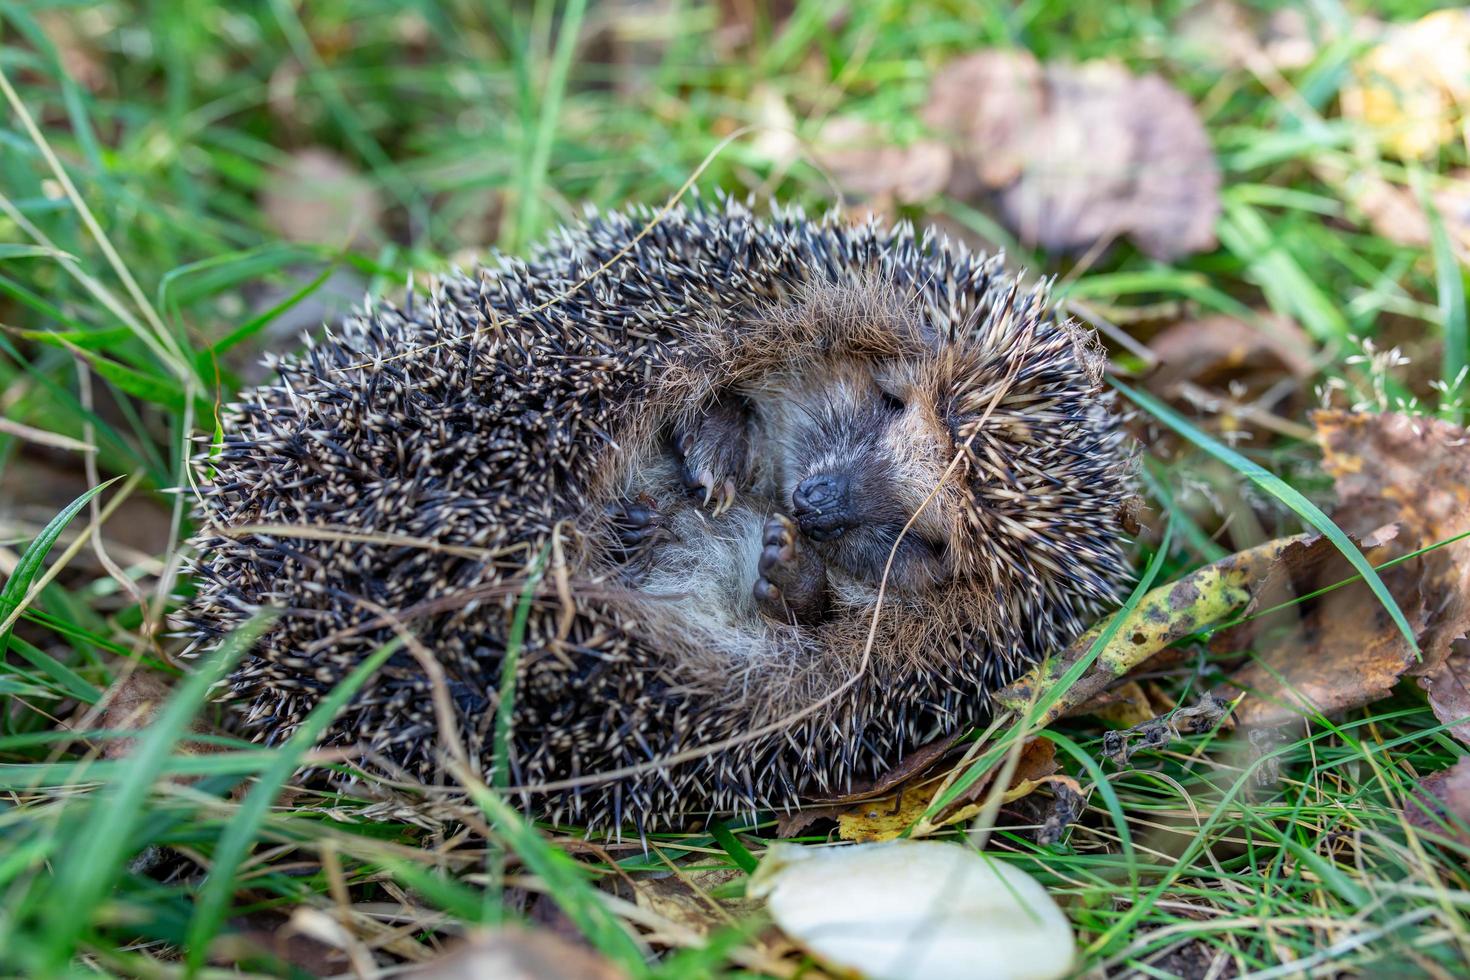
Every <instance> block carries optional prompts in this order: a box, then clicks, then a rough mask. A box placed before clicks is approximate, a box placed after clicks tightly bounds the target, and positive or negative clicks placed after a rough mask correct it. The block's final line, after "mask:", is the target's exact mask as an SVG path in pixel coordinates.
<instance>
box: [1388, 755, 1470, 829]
mask: <svg viewBox="0 0 1470 980" xmlns="http://www.w3.org/2000/svg"><path fill="white" fill-rule="evenodd" d="M1404 816H1405V817H1406V818H1407V819H1408V821H1409V823H1410V824H1412V825H1413V826H1414V827H1415V828H1416V829H1418V830H1423V831H1428V832H1429V833H1432V834H1438V835H1439V836H1441V837H1448V838H1450V839H1451V840H1453V841H1455V842H1456V843H1458V844H1460V845H1461V846H1464V847H1470V756H1466V757H1462V758H1460V759H1459V760H1458V761H1457V762H1456V763H1455V764H1454V765H1453V766H1450V767H1449V768H1448V769H1441V770H1440V771H1439V772H1436V773H1431V774H1430V775H1428V776H1425V777H1424V778H1423V779H1421V780H1419V785H1418V786H1417V787H1415V789H1414V791H1413V792H1412V793H1410V794H1409V796H1408V798H1407V799H1406V800H1405V801H1404Z"/></svg>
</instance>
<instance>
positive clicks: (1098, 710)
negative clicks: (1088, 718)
mask: <svg viewBox="0 0 1470 980" xmlns="http://www.w3.org/2000/svg"><path fill="white" fill-rule="evenodd" d="M1077 713H1078V714H1080V715H1093V716H1094V717H1096V718H1099V719H1101V720H1102V721H1105V722H1108V723H1109V724H1111V725H1117V726H1118V727H1119V728H1133V727H1134V726H1136V725H1141V724H1143V723H1144V722H1146V721H1148V720H1149V719H1151V718H1153V717H1155V716H1156V715H1157V714H1158V712H1157V711H1155V710H1154V706H1153V704H1151V703H1150V701H1149V697H1148V693H1147V692H1146V691H1144V689H1143V685H1142V684H1140V683H1138V682H1137V681H1128V682H1126V683H1124V684H1120V685H1119V686H1117V687H1115V688H1113V689H1112V690H1110V691H1104V692H1103V693H1102V694H1099V695H1098V696H1097V697H1095V698H1093V699H1092V700H1091V701H1089V702H1087V703H1086V704H1084V705H1081V706H1080V707H1079V708H1078V709H1077Z"/></svg>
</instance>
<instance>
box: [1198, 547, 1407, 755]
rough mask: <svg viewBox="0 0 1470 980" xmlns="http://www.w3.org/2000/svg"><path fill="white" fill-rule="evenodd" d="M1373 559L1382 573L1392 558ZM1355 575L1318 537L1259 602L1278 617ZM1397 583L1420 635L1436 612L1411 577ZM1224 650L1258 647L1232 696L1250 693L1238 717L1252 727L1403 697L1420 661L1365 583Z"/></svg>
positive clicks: (1237, 638) (1240, 636)
mask: <svg viewBox="0 0 1470 980" xmlns="http://www.w3.org/2000/svg"><path fill="white" fill-rule="evenodd" d="M1380 540H1381V538H1373V539H1372V543H1374V544H1377V543H1378V542H1379V541H1380ZM1365 553H1366V555H1367V558H1368V560H1369V561H1370V562H1371V563H1373V564H1374V565H1378V564H1382V563H1383V562H1385V561H1387V560H1388V558H1389V557H1390V554H1391V553H1390V551H1389V550H1388V549H1387V548H1386V547H1385V546H1383V545H1381V544H1378V546H1377V547H1371V548H1365ZM1354 574H1355V573H1354V571H1353V568H1352V566H1351V565H1349V564H1348V562H1347V561H1346V559H1344V558H1343V556H1342V554H1341V552H1339V551H1338V549H1337V547H1336V546H1335V545H1333V544H1332V543H1331V542H1330V541H1328V540H1327V539H1326V538H1321V537H1315V538H1312V539H1311V540H1309V541H1306V542H1303V543H1302V544H1301V545H1299V546H1297V547H1296V548H1293V549H1291V550H1290V551H1289V552H1287V553H1286V554H1284V555H1283V562H1282V564H1281V566H1280V567H1279V569H1278V570H1277V573H1276V574H1275V575H1273V577H1272V578H1271V580H1270V581H1269V582H1268V583H1267V584H1266V585H1265V587H1263V588H1262V589H1261V590H1260V592H1259V593H1258V596H1257V603H1256V604H1257V606H1258V607H1265V608H1268V609H1269V608H1271V607H1274V606H1278V605H1282V604H1284V603H1290V602H1292V600H1294V599H1296V598H1297V597H1305V596H1308V595H1311V594H1312V593H1314V592H1317V591H1319V590H1321V589H1324V588H1328V587H1330V586H1333V585H1336V584H1337V583H1339V582H1342V581H1344V580H1347V579H1350V578H1352V577H1353V575H1354ZM1387 579H1388V583H1389V585H1390V589H1391V590H1394V591H1395V592H1396V594H1395V598H1396V599H1397V600H1398V603H1399V607H1400V608H1401V609H1402V610H1403V612H1404V615H1405V616H1406V617H1407V618H1408V620H1409V624H1410V625H1411V626H1412V627H1413V628H1414V629H1415V631H1416V633H1417V632H1418V631H1419V630H1422V629H1423V627H1424V625H1425V623H1426V621H1427V611H1426V609H1425V605H1424V602H1423V600H1422V598H1420V596H1419V593H1418V589H1417V583H1416V582H1415V581H1414V580H1413V579H1412V577H1411V576H1408V575H1403V574H1400V575H1390V576H1387ZM1395 587H1397V588H1395ZM1219 645H1222V646H1224V645H1228V646H1230V647H1233V648H1235V649H1239V648H1242V647H1245V646H1252V647H1254V649H1255V654H1256V656H1255V657H1254V658H1253V659H1252V660H1251V661H1250V662H1249V663H1247V664H1245V665H1244V666H1243V667H1241V668H1240V669H1239V670H1237V671H1236V672H1235V673H1234V674H1233V675H1232V676H1231V678H1230V681H1229V684H1228V688H1227V690H1226V691H1225V692H1222V693H1224V695H1225V696H1227V697H1234V696H1235V694H1236V692H1245V693H1246V694H1247V697H1246V698H1245V699H1243V700H1242V701H1241V703H1240V704H1239V705H1238V706H1237V707H1236V709H1235V719H1236V721H1237V722H1238V723H1240V724H1242V725H1245V726H1247V727H1258V726H1271V725H1278V724H1282V723H1284V722H1287V721H1290V720H1291V719H1293V718H1298V717H1301V714H1302V712H1303V711H1320V712H1322V713H1324V714H1330V713H1333V712H1339V711H1345V710H1347V709H1349V708H1355V707H1358V706H1361V705H1364V704H1369V703H1371V702H1373V701H1376V700H1378V699H1380V698H1382V697H1384V696H1385V695H1387V694H1388V693H1389V692H1390V691H1391V690H1393V687H1394V685H1395V684H1397V683H1398V681H1399V679H1400V678H1401V677H1402V676H1403V675H1404V674H1405V672H1406V671H1407V670H1408V669H1409V667H1410V665H1412V664H1413V662H1414V650H1413V648H1412V647H1411V646H1410V645H1409V642H1408V640H1406V639H1405V638H1404V636H1403V634H1402V633H1400V632H1399V630H1398V628H1397V626H1395V625H1394V622H1393V619H1392V618H1391V617H1390V616H1389V614H1388V611H1387V610H1386V609H1384V607H1383V604H1382V603H1380V602H1379V601H1378V600H1377V599H1376V598H1375V597H1374V595H1373V593H1372V592H1371V591H1370V590H1369V589H1368V587H1367V585H1366V584H1364V583H1362V582H1354V583H1353V584H1351V585H1346V586H1343V587H1341V588H1337V589H1333V590H1332V591H1330V592H1328V593H1326V594H1325V595H1322V596H1320V597H1318V598H1316V599H1312V600H1309V601H1306V602H1302V603H1294V604H1292V605H1288V606H1286V608H1284V609H1282V610H1279V611H1277V612H1275V613H1272V614H1271V615H1269V616H1262V617H1260V618H1258V619H1255V620H1253V621H1250V622H1248V623H1246V624H1244V626H1243V627H1242V628H1240V629H1237V630H1234V631H1231V633H1230V634H1229V636H1228V637H1222V638H1220V644H1219Z"/></svg>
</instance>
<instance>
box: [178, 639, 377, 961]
mask: <svg viewBox="0 0 1470 980" xmlns="http://www.w3.org/2000/svg"><path fill="white" fill-rule="evenodd" d="M400 645H401V643H400V641H398V640H393V641H391V642H389V643H386V644H384V645H383V646H381V647H379V648H378V649H377V650H375V651H373V653H372V654H370V655H369V656H367V657H365V658H364V659H363V661H362V663H360V664H358V665H357V666H356V667H354V668H353V670H352V673H350V674H348V675H347V677H346V678H345V679H344V680H343V681H342V683H340V684H338V685H337V686H336V687H335V688H333V689H332V693H330V694H328V695H327V696H326V697H325V698H323V699H322V700H321V701H320V702H319V703H318V704H317V706H316V707H315V708H313V709H312V711H311V714H309V715H307V716H306V720H305V721H303V722H302V723H301V725H300V727H298V728H297V729H296V731H295V732H293V733H292V735H291V737H290V739H288V740H287V742H286V744H285V745H283V746H281V748H280V749H279V750H277V751H276V753H275V761H274V762H273V763H272V764H271V767H270V768H269V769H268V770H266V771H265V772H264V773H262V774H261V777H260V781H259V782H257V783H256V784H255V787H254V788H253V789H251V791H250V793H249V795H247V796H246V797H245V801H244V802H243V803H241V804H240V809H239V811H238V812H237V813H236V814H235V818H234V819H233V820H231V821H230V822H229V824H228V825H227V826H226V827H225V832H224V833H223V834H222V835H221V836H220V839H219V843H218V844H216V845H215V848H214V857H213V861H212V862H211V864H210V869H209V877H208V878H206V879H205V881H204V887H203V889H201V891H200V893H199V899H198V901H196V902H195V903H194V915H193V917H192V918H191V919H190V920H189V938H188V941H187V943H186V945H187V947H188V954H187V957H186V959H185V963H186V969H187V973H188V974H190V975H192V974H193V973H195V972H196V971H197V970H198V969H199V968H200V967H201V966H203V965H204V957H205V954H206V953H207V952H208V951H209V940H210V937H212V936H214V935H215V934H216V933H218V932H219V929H220V926H221V924H222V923H223V922H224V918H225V914H226V913H227V912H228V911H229V903H230V896H231V895H233V894H234V893H235V870H236V869H237V868H238V867H239V866H240V862H241V861H242V860H243V859H244V857H245V852H246V851H247V850H248V849H249V848H250V845H251V843H252V842H253V841H254V840H255V835H256V831H257V830H259V828H260V825H261V823H262V822H263V821H264V820H265V816H266V812H267V811H268V810H269V809H270V807H271V804H272V803H274V802H275V800H276V797H277V796H279V795H280V792H281V787H283V786H284V785H285V784H286V780H288V779H290V778H291V775H292V773H294V772H296V770H297V769H298V768H299V767H300V765H301V757H302V756H303V755H305V754H306V753H307V752H308V751H310V749H311V748H312V747H313V746H315V745H316V743H317V740H318V739H320V738H321V737H322V733H323V732H324V731H326V729H327V726H328V725H329V724H331V723H332V719H334V718H336V717H337V713H338V712H340V711H341V710H342V709H343V708H344V707H345V706H346V705H347V702H348V701H349V700H351V699H352V696H353V695H354V694H356V693H357V691H358V689H359V688H361V687H362V685H363V684H364V683H365V682H366V681H367V679H368V678H369V677H371V676H372V675H373V674H374V673H376V672H377V670H378V668H379V667H381V666H383V662H384V661H386V660H387V659H388V658H389V657H390V656H392V655H393V653H394V652H395V651H396V650H397V649H398V647H399V646H400Z"/></svg>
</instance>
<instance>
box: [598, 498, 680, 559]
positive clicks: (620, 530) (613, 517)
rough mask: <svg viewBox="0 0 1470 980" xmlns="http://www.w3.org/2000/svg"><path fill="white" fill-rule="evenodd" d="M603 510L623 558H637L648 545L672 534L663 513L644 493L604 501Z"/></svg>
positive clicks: (666, 538)
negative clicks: (613, 501) (633, 497)
mask: <svg viewBox="0 0 1470 980" xmlns="http://www.w3.org/2000/svg"><path fill="white" fill-rule="evenodd" d="M606 512H607V518H608V523H609V525H611V527H612V536H613V539H614V542H615V544H616V548H617V550H619V551H621V552H622V555H623V557H624V558H625V559H629V560H631V559H633V558H637V557H638V556H639V555H640V554H642V553H643V552H644V551H645V550H646V549H647V548H649V547H650V546H652V545H654V544H656V543H658V542H659V541H666V540H668V539H669V538H671V537H672V535H671V534H670V533H669V530H668V527H667V522H666V521H665V520H664V517H663V515H662V514H660V513H659V512H658V508H657V506H656V505H655V502H654V500H653V498H652V497H650V496H648V495H647V494H639V495H638V496H637V497H636V498H635V499H633V500H623V501H619V502H617V503H612V504H608V505H607V508H606Z"/></svg>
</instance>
